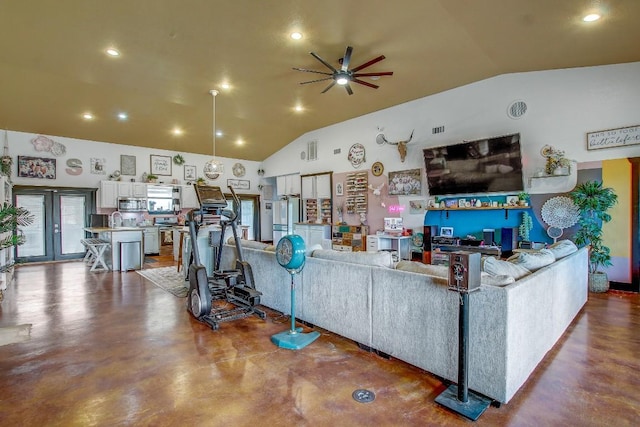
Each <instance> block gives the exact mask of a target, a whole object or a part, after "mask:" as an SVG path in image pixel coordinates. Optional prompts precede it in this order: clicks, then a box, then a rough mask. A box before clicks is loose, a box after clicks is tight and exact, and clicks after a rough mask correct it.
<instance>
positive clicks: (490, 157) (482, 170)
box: [424, 133, 524, 196]
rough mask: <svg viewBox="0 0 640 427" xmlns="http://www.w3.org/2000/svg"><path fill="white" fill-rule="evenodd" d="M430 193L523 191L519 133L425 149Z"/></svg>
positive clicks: (469, 193) (436, 194)
mask: <svg viewBox="0 0 640 427" xmlns="http://www.w3.org/2000/svg"><path fill="white" fill-rule="evenodd" d="M424 163H425V168H426V173H427V184H428V185H429V194H430V195H432V196H447V195H472V194H482V193H513V192H519V191H523V190H524V184H523V180H522V158H521V154H520V134H519V133H516V134H513V135H505V136H499V137H495V138H487V139H479V140H476V141H468V142H463V143H461V144H454V145H447V146H443V147H435V148H426V149H424Z"/></svg>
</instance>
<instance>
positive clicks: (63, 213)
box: [54, 195, 86, 255]
mask: <svg viewBox="0 0 640 427" xmlns="http://www.w3.org/2000/svg"><path fill="white" fill-rule="evenodd" d="M59 205H60V227H59V233H60V242H61V249H60V253H61V254H62V255H69V254H77V253H80V252H84V246H83V245H82V243H80V240H82V239H83V238H84V234H85V232H84V227H85V222H84V221H85V217H86V216H85V212H86V205H85V198H84V196H64V195H63V196H60V199H59ZM54 227H55V225H54ZM55 231H56V230H54V232H55Z"/></svg>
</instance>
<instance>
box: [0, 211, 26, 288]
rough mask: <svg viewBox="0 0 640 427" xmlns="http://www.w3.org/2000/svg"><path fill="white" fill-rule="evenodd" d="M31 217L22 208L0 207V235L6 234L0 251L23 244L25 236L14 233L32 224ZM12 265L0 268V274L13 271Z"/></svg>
mask: <svg viewBox="0 0 640 427" xmlns="http://www.w3.org/2000/svg"><path fill="white" fill-rule="evenodd" d="M33 220H34V217H33V215H32V214H31V213H30V212H29V211H28V210H26V209H25V208H22V207H15V206H13V205H11V204H9V203H4V204H3V205H2V206H0V235H2V234H4V233H11V234H8V235H7V237H4V238H2V239H0V250H2V249H7V248H11V247H13V246H20V245H22V244H23V243H24V242H25V240H26V239H25V236H24V235H23V234H22V233H16V231H17V229H18V226H20V227H27V226H29V225H31V224H32V223H33ZM13 265H14V263H12V262H11V263H8V264H5V265H3V266H0V273H8V272H10V271H11V270H12V269H13ZM3 292H4V291H3V290H2V289H0V301H2V299H3V298H4V293H3Z"/></svg>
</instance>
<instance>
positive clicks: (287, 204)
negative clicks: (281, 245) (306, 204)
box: [273, 197, 300, 245]
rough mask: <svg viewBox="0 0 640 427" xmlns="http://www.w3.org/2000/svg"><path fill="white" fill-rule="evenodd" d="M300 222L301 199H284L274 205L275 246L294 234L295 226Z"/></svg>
mask: <svg viewBox="0 0 640 427" xmlns="http://www.w3.org/2000/svg"><path fill="white" fill-rule="evenodd" d="M297 222H300V198H299V197H284V198H282V199H280V200H277V201H275V202H274V203H273V244H274V245H277V244H278V242H279V241H280V239H281V238H282V237H283V236H286V235H287V234H293V224H295V223H297Z"/></svg>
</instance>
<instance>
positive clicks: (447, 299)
mask: <svg viewBox="0 0 640 427" xmlns="http://www.w3.org/2000/svg"><path fill="white" fill-rule="evenodd" d="M245 244H246V246H245ZM245 244H243V256H244V259H245V260H246V261H248V262H249V263H250V264H251V266H252V269H253V273H254V276H255V281H256V287H257V289H258V290H260V291H261V292H262V293H263V296H262V297H261V303H262V304H263V305H265V306H267V307H270V308H272V309H275V310H278V311H281V312H283V313H290V276H289V274H288V272H287V271H286V270H285V269H283V268H282V267H280V266H279V265H278V263H277V261H276V259H275V253H274V252H273V247H271V248H268V247H266V245H264V244H261V243H259V242H245ZM269 249H271V250H269ZM384 256H390V255H388V254H375V253H374V254H367V253H338V252H335V251H315V252H313V254H312V256H308V257H307V260H306V265H305V268H304V270H303V271H302V273H301V274H299V275H297V276H295V283H296V317H297V318H299V319H302V320H304V321H306V322H309V323H311V324H313V325H316V326H318V327H321V328H324V329H327V330H329V331H332V332H335V333H337V334H339V335H342V336H344V337H347V338H349V339H352V340H354V341H356V342H358V343H360V344H362V345H365V346H367V347H370V348H372V349H375V350H378V351H381V352H383V353H386V354H388V355H390V356H392V357H394V358H397V359H400V360H403V361H405V362H407V363H410V364H412V365H415V366H417V367H420V368H422V369H424V370H426V371H428V372H431V373H433V374H435V375H438V376H440V377H442V378H445V379H448V380H451V381H453V382H455V381H457V366H458V365H457V355H458V350H457V346H458V309H459V305H458V304H459V302H458V301H459V299H458V294H457V293H455V292H452V291H449V290H448V289H447V279H446V278H445V277H446V271H445V274H441V273H442V272H441V271H438V269H437V268H430V267H431V266H427V267H424V268H425V269H426V272H423V273H416V272H412V271H404V270H399V269H396V268H393V267H394V266H393V264H390V259H388V260H387V259H386V258H384ZM587 257H588V253H587V250H586V248H583V249H580V250H578V251H576V252H574V253H572V254H570V255H567V256H564V257H563V258H561V259H558V260H556V261H555V262H553V263H552V264H550V265H547V266H545V267H542V268H539V269H537V270H536V271H535V272H532V273H530V274H526V275H525V276H524V277H521V278H519V279H517V280H515V281H514V279H511V280H510V281H509V280H507V281H504V282H503V283H501V284H502V285H503V286H490V285H484V284H483V285H482V286H481V289H480V290H479V291H477V292H473V293H471V294H470V295H469V304H470V341H469V345H470V348H469V373H468V378H469V388H470V389H472V390H474V391H476V392H479V393H481V394H483V395H486V396H488V397H490V398H492V399H494V400H496V401H499V402H502V403H507V402H508V401H509V400H510V399H511V398H512V397H513V396H514V394H515V393H516V392H517V391H518V389H519V388H520V387H521V386H522V385H523V384H524V382H525V381H526V380H527V378H528V377H529V376H530V375H531V373H532V372H533V370H534V369H535V368H536V366H537V365H538V364H539V363H540V361H541V360H542V358H543V357H544V356H545V354H546V353H547V352H548V351H549V350H550V349H551V348H552V347H553V345H554V344H555V343H556V341H557V340H558V339H559V338H560V337H561V336H562V334H563V333H564V331H565V330H566V328H567V327H568V326H569V324H570V323H571V322H572V320H573V319H574V317H575V316H576V315H577V314H578V312H579V311H580V309H581V308H582V306H583V305H584V304H585V303H586V301H587V290H588V285H587ZM234 259H235V248H233V247H232V246H225V248H224V249H223V268H230V267H231V266H232V265H233V262H234ZM404 264H405V266H406V264H407V262H404ZM433 267H435V266H433ZM420 268H422V267H419V268H418V271H420ZM445 269H446V268H445ZM425 273H426V274H425ZM443 276H444V277H443ZM485 277H486V278H487V279H491V277H488V275H486V274H484V273H483V281H484V278H485ZM500 277H502V276H500ZM509 282H512V283H509ZM505 283H507V284H505Z"/></svg>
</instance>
